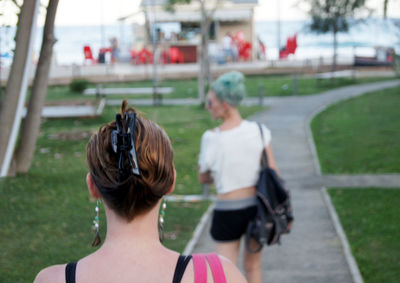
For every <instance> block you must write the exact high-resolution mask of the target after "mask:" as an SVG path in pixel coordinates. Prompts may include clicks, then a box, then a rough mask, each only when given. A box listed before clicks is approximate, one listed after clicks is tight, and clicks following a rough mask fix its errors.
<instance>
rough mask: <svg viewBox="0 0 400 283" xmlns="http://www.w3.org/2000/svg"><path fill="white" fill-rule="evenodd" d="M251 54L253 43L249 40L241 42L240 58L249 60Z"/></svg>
mask: <svg viewBox="0 0 400 283" xmlns="http://www.w3.org/2000/svg"><path fill="white" fill-rule="evenodd" d="M250 56H251V43H250V42H248V41H245V42H242V43H240V44H239V59H242V60H244V61H247V60H249V59H250Z"/></svg>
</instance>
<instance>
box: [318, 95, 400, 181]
mask: <svg viewBox="0 0 400 283" xmlns="http://www.w3.org/2000/svg"><path fill="white" fill-rule="evenodd" d="M399 91H400V87H396V88H392V89H385V90H382V91H377V92H374V93H370V94H366V95H363V96H362V97H357V98H352V99H349V100H347V101H343V102H339V103H337V104H336V105H333V106H331V107H329V108H328V109H326V110H325V111H324V112H322V113H320V114H318V115H317V116H316V117H315V118H314V119H313V121H312V123H311V128H312V131H313V136H314V140H315V144H316V147H317V151H318V158H319V161H320V164H321V168H322V171H323V172H324V173H335V174H343V173H344V174H348V173H351V174H358V173H399V172H400V161H399V158H398V157H399V156H400V131H399V129H400V112H399V108H398V106H399V105H400V95H399Z"/></svg>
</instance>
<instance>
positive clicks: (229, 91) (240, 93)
mask: <svg viewBox="0 0 400 283" xmlns="http://www.w3.org/2000/svg"><path fill="white" fill-rule="evenodd" d="M211 90H212V91H213V92H214V93H215V94H216V96H217V98H218V99H219V100H221V101H226V102H227V103H228V104H230V105H232V106H234V107H237V106H239V104H240V102H241V101H242V100H243V98H244V97H245V96H246V88H245V85H244V76H243V74H242V73H240V72H237V71H232V72H228V73H225V74H223V75H221V76H219V77H218V78H217V79H216V80H215V81H214V82H213V83H212V84H211Z"/></svg>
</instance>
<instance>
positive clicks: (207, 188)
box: [203, 184, 210, 199]
mask: <svg viewBox="0 0 400 283" xmlns="http://www.w3.org/2000/svg"><path fill="white" fill-rule="evenodd" d="M209 197H210V184H203V199H208V198H209Z"/></svg>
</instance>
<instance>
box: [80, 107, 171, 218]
mask: <svg viewBox="0 0 400 283" xmlns="http://www.w3.org/2000/svg"><path fill="white" fill-rule="evenodd" d="M126 112H128V113H132V112H135V110H134V109H132V108H128V109H127V102H126V101H124V102H123V103H122V106H121V115H122V117H124V115H125V113H126ZM135 124H136V125H135V129H134V131H135V136H136V138H135V144H136V153H137V161H138V166H139V168H140V176H136V175H134V174H129V175H128V177H126V178H121V175H120V170H119V166H118V160H119V155H117V153H115V152H114V150H113V148H112V142H111V132H112V131H113V130H115V129H116V128H117V127H116V122H115V121H112V122H110V123H108V124H106V125H103V126H101V127H100V129H99V131H98V132H97V133H95V134H94V135H93V136H92V137H91V138H90V140H89V142H88V144H87V147H86V152H87V162H88V165H89V169H90V174H91V175H92V178H93V181H94V183H95V184H96V187H97V188H98V189H99V192H100V194H101V196H102V198H103V200H104V202H105V203H106V204H107V205H108V206H109V207H110V208H111V209H112V210H113V211H115V212H116V213H117V214H118V215H119V216H121V217H122V218H125V219H127V220H128V221H131V220H133V218H134V217H135V216H137V215H139V214H142V213H144V212H146V211H148V210H150V209H151V208H153V207H154V206H155V205H156V203H157V202H158V200H159V199H160V198H161V197H162V196H163V195H165V194H166V193H167V192H168V190H169V189H170V188H171V186H172V185H173V182H174V170H175V168H174V161H173V149H172V145H171V142H170V139H169V137H168V136H167V134H166V133H165V131H164V130H163V129H162V128H160V126H158V125H157V124H156V123H154V122H152V121H150V120H148V119H146V118H144V117H142V116H141V115H138V114H137V117H136V123H135ZM123 127H126V125H125V124H124V123H123ZM124 166H125V168H128V167H129V166H130V164H129V160H128V159H126V160H125V164H124Z"/></svg>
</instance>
